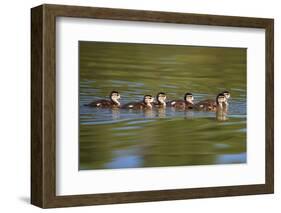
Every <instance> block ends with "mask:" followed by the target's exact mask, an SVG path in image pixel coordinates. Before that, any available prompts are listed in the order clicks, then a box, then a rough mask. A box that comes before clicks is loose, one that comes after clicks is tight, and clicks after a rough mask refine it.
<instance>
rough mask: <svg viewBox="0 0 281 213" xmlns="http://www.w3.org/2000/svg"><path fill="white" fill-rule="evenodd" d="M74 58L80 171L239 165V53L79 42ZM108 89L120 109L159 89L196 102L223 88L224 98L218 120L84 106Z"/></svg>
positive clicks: (242, 81)
mask: <svg viewBox="0 0 281 213" xmlns="http://www.w3.org/2000/svg"><path fill="white" fill-rule="evenodd" d="M79 57H80V59H79V60H80V65H79V73H80V74H79V75H80V82H79V83H80V136H79V158H80V159H79V164H80V165H79V168H80V169H82V170H84V169H115V168H138V167H160V166H184V165H210V164H231V163H245V162H246V49H244V48H215V47H212V48H211V47H194V46H179V45H151V44H150V45H148V44H126V43H105V42H84V41H83V42H82V41H80V42H79ZM112 90H117V91H119V92H120V93H121V102H122V103H127V102H131V101H141V100H142V97H143V95H144V94H151V95H153V96H155V95H156V94H157V92H161V91H163V92H165V93H166V94H167V98H168V99H169V100H173V99H182V98H183V95H184V94H185V93H186V92H191V93H192V94H193V95H194V97H195V102H196V101H200V100H203V99H207V98H212V99H214V97H215V96H216V95H217V94H218V93H219V92H221V91H222V90H229V91H230V92H231V99H230V100H229V104H230V106H229V110H228V114H227V115H226V116H217V115H216V113H214V112H195V111H177V110H174V109H173V108H166V109H154V110H146V111H129V110H123V109H122V110H119V109H96V108H90V107H87V106H84V104H87V103H89V102H91V101H93V100H97V99H104V98H108V95H109V93H110V92H111V91H112Z"/></svg>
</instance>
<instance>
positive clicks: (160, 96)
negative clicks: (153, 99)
mask: <svg viewBox="0 0 281 213" xmlns="http://www.w3.org/2000/svg"><path fill="white" fill-rule="evenodd" d="M165 100H166V94H165V93H164V92H159V93H158V94H157V101H158V102H159V103H161V104H162V105H165V106H166V102H165Z"/></svg>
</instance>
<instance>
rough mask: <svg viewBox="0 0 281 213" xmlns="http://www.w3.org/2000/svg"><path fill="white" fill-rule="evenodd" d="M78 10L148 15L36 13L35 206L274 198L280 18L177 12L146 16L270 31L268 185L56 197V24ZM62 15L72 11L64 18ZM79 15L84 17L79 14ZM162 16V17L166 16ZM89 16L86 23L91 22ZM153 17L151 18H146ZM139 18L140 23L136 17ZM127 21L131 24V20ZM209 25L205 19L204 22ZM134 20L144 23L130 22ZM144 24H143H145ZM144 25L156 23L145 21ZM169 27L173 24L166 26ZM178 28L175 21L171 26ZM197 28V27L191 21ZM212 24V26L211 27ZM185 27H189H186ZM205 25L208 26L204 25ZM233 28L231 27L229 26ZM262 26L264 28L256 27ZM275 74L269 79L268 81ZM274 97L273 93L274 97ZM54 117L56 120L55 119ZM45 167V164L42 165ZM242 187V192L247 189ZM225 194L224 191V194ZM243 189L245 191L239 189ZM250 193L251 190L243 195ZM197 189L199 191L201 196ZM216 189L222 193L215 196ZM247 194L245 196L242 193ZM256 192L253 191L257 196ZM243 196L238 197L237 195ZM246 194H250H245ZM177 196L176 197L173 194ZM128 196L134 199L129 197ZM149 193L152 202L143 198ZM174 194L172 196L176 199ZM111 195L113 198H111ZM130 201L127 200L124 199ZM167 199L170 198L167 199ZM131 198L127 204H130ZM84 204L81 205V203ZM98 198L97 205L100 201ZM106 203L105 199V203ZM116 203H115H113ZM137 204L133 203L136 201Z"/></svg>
mask: <svg viewBox="0 0 281 213" xmlns="http://www.w3.org/2000/svg"><path fill="white" fill-rule="evenodd" d="M75 9H77V10H78V12H76V13H75V15H74V16H73V17H81V18H82V17H84V16H81V15H79V11H81V10H83V11H84V10H89V9H90V10H93V11H97V10H102V13H104V11H106V10H108V11H109V10H110V11H116V12H117V13H118V14H119V13H120V12H122V11H127V12H128V11H133V13H135V12H137V13H138V12H140V11H141V12H143V10H128V9H115V8H97V7H95V8H92V7H81V6H69V5H53V4H43V5H40V6H37V7H34V8H32V9H31V204H33V205H35V206H38V207H41V208H55V207H66V206H79V205H83V206H85V205H102V204H116V203H132V202H152V201H162V200H179V199H196V198H208V197H224V196H238V195H251V194H268V193H274V110H272V108H273V106H274V96H273V95H274V88H273V87H274V86H272V85H273V83H274V19H268V18H252V17H237V16H220V15H219V16H217V15H208V14H190V13H171V12H162V11H146V12H147V13H148V14H155V13H157V14H162V15H165V14H166V15H167V14H169V15H174V14H180V16H181V15H183V16H184V17H188V16H192V17H195V19H194V20H195V22H196V20H198V19H200V18H202V17H205V18H208V17H209V18H210V22H207V23H206V25H213V26H226V25H222V24H225V23H227V22H228V21H231V20H235V22H234V23H232V25H231V26H236V27H245V26H246V24H247V23H249V22H250V21H251V20H252V21H253V22H254V24H253V25H250V27H253V28H265V30H266V76H267V78H266V92H267V94H269V97H267V98H268V99H267V103H266V112H267V113H269V114H267V116H266V150H265V151H266V183H265V184H258V185H242V186H220V187H207V188H195V189H172V190H157V191H143V192H122V193H107V194H106V195H105V194H92V195H69V196H57V195H56V165H55V162H56V159H55V158H56V151H55V143H56V142H55V131H56V130H55V123H56V120H55V119H56V115H55V114H56V110H55V106H56V100H55V99H56V98H55V87H56V85H55V82H56V79H55V25H56V23H55V22H56V17H57V16H61V15H64V14H65V15H66V16H71V14H69V13H71V11H73V10H75ZM62 10H66V12H65V13H62V12H61V11H62ZM77 13H78V14H77ZM90 14H92V12H91V13H90ZM162 15H161V16H160V17H162ZM89 16H90V15H89V14H88V15H87V16H86V18H89ZM105 17H107V19H111V18H110V15H109V16H106V15H104V14H102V15H99V16H98V18H105ZM113 18H114V20H125V19H123V18H122V17H121V19H118V16H115V17H113ZM146 18H147V17H146ZM223 18H226V19H227V21H226V22H223V21H220V22H219V24H220V25H216V21H214V20H216V19H220V20H221V19H223ZM136 19H137V18H136ZM241 19H243V20H245V21H244V22H242V26H237V25H238V22H237V20H241ZM126 20H127V19H126ZM153 20H155V21H156V22H159V23H160V22H161V20H159V19H157V20H156V19H155V17H154V19H153ZM204 20H205V19H204ZM129 21H138V20H135V19H129ZM141 21H143V20H141ZM144 21H150V20H149V19H145V20H144ZM161 23H162V22H161ZM164 23H167V22H164ZM169 23H174V22H169ZM190 23H191V24H196V23H193V22H190ZM210 23H211V24H210ZM182 24H185V23H182ZM199 24H201V25H202V24H203V23H202V22H200V23H199ZM227 26H228V25H227ZM256 26H258V27H256ZM268 75H269V78H268ZM269 92H270V93H269ZM50 114H51V116H49V115H50ZM38 162H39V163H38ZM253 186H254V187H253ZM241 187H242V188H241ZM223 188H224V189H225V190H224V189H223ZM239 188H240V189H239ZM243 188H244V189H247V188H248V189H249V190H250V191H247V192H245V191H243ZM176 190H181V192H183V193H185V196H186V197H185V196H183V195H182V196H179V195H178V197H177V196H174V195H172V196H171V197H170V198H169V196H168V197H165V199H161V198H163V197H162V196H160V197H154V199H152V198H153V197H151V196H153V195H155V193H156V194H157V193H159V192H161V193H163V192H164V193H171V192H172V191H176ZM196 190H197V191H196ZM206 190H207V191H208V190H210V192H211V194H208V193H207V194H206ZM214 190H215V191H216V190H219V191H218V192H214ZM241 190H242V191H241ZM251 190H252V191H251ZM188 191H189V192H195V193H200V192H201V193H205V194H201V195H198V197H196V196H191V195H189V193H188ZM239 192H240V193H241V192H242V193H241V194H236V193H239ZM243 192H244V193H243ZM136 193H139V195H140V193H142V194H143V195H141V197H140V198H139V201H138V200H137V198H135V200H132V201H131V202H130V199H129V198H130V197H131V196H132V194H134V196H137V195H135V194H136ZM173 193H174V192H173ZM113 194H115V195H116V194H117V195H118V196H121V200H120V198H119V199H117V198H115V200H114V199H113V198H114V197H113V198H110V196H111V195H112V196H115V195H113ZM122 194H123V195H122ZM127 194H130V196H129V197H127ZM147 194H149V196H148V198H143V197H142V196H145V195H147ZM170 195H171V194H170ZM108 196H109V197H108ZM122 196H124V197H122ZM165 196H167V194H166V195H165ZM126 198H127V200H126ZM77 199H78V200H77ZM94 199H97V200H94ZM101 199H104V200H101ZM112 199H113V200H112ZM131 199H132V198H131Z"/></svg>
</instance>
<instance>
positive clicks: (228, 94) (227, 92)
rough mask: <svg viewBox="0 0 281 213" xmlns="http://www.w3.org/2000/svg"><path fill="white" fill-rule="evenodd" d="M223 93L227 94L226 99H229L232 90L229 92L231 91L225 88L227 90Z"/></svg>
mask: <svg viewBox="0 0 281 213" xmlns="http://www.w3.org/2000/svg"><path fill="white" fill-rule="evenodd" d="M222 93H223V94H224V96H225V98H226V99H229V98H230V92H229V91H226V90H225V91H223V92H222Z"/></svg>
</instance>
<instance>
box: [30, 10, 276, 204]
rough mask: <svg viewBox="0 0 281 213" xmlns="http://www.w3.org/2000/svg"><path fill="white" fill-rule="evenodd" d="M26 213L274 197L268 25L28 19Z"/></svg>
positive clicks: (73, 14) (190, 18)
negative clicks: (28, 206)
mask: <svg viewBox="0 0 281 213" xmlns="http://www.w3.org/2000/svg"><path fill="white" fill-rule="evenodd" d="M31 26H32V29H31V45H32V46H31V59H32V60H31V76H32V79H31V83H32V85H31V86H32V90H31V93H32V98H31V114H32V117H31V121H32V122H31V123H32V132H31V136H32V137H31V138H32V140H31V203H32V204H34V205H36V206H39V207H42V208H52V207H66V206H82V205H98V204H114V203H130V202H147V201H162V200H177V199H190V198H206V197H219V196H220V197H221V196H237V195H252V194H266V193H273V191H274V152H273V149H274V147H273V145H274V138H273V137H274V31H273V30H274V21H273V19H266V18H249V17H234V16H217V15H205V14H204V15H203V14H186V13H170V12H156V11H140V10H125V9H110V8H93V7H78V6H65V5H41V6H38V7H35V8H32V9H31Z"/></svg>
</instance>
